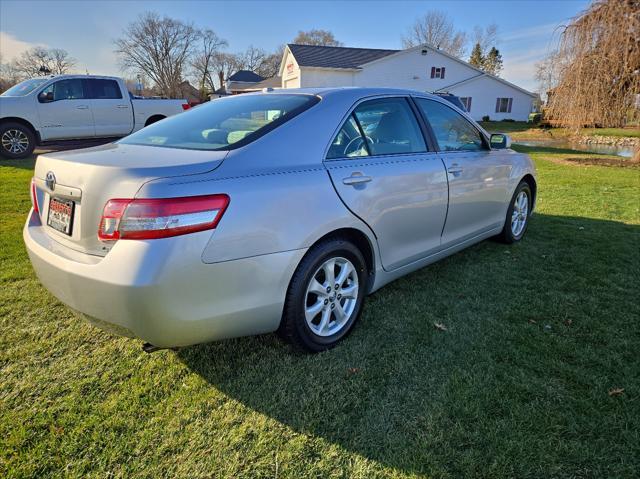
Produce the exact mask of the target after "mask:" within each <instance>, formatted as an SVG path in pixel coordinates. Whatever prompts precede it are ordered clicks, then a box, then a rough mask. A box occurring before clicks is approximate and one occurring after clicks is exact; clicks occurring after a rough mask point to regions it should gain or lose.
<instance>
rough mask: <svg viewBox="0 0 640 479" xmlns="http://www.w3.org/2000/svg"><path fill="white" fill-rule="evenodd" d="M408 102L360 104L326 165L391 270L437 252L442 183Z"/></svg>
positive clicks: (443, 195) (402, 99)
mask: <svg viewBox="0 0 640 479" xmlns="http://www.w3.org/2000/svg"><path fill="white" fill-rule="evenodd" d="M415 113H416V112H415V110H414V108H413V106H412V103H411V102H410V100H409V98H407V97H401V96H400V97H384V98H376V99H370V100H366V101H363V102H361V103H359V104H358V105H357V106H356V107H355V109H354V110H353V112H352V113H351V114H350V115H349V116H348V118H347V119H346V121H345V122H344V124H343V125H342V127H341V129H340V130H339V132H338V133H337V135H336V137H335V138H334V140H333V142H332V144H331V146H330V147H329V151H328V153H327V158H326V161H325V165H326V167H327V169H328V171H329V174H330V175H331V179H332V181H333V184H334V185H335V188H336V190H337V192H338V194H339V195H340V198H341V199H342V201H343V202H344V203H345V204H346V206H347V207H348V208H349V209H350V210H351V211H352V212H353V213H354V214H355V215H356V216H358V217H359V218H361V219H362V220H363V221H364V222H366V223H367V224H368V225H369V226H370V227H371V229H372V230H373V231H374V233H375V235H376V237H377V240H378V245H379V248H380V254H381V257H382V264H383V267H384V268H385V269H386V270H392V269H395V268H398V267H401V266H404V265H406V264H408V263H410V262H412V261H415V260H418V259H420V258H422V257H424V256H427V255H429V254H430V253H432V252H435V251H437V250H438V249H439V248H440V235H441V233H442V227H443V225H444V221H445V217H446V214H447V195H448V190H447V175H446V171H445V168H444V165H443V163H442V161H441V159H440V157H439V155H438V154H437V153H435V152H429V148H428V147H427V141H426V140H425V137H424V135H423V130H422V129H421V127H420V123H419V121H418V118H417V116H416V114H415Z"/></svg>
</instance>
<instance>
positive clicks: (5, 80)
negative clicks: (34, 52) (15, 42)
mask: <svg viewBox="0 0 640 479" xmlns="http://www.w3.org/2000/svg"><path fill="white" fill-rule="evenodd" d="M20 80H21V75H20V73H19V72H18V71H16V69H15V68H14V67H13V64H12V63H5V62H4V61H3V59H2V55H0V92H4V91H5V90H7V89H9V88H11V87H12V86H13V85H15V84H16V83H19V82H20Z"/></svg>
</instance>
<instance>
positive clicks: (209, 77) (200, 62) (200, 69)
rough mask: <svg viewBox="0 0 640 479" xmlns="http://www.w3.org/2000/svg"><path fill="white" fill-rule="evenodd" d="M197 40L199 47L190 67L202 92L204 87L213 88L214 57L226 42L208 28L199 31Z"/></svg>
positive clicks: (212, 89)
mask: <svg viewBox="0 0 640 479" xmlns="http://www.w3.org/2000/svg"><path fill="white" fill-rule="evenodd" d="M199 41H200V47H199V49H198V51H197V53H196V54H195V55H194V57H193V59H192V60H191V67H192V68H193V70H194V73H195V75H196V76H197V77H198V82H199V84H200V91H201V92H202V93H204V90H205V88H209V90H211V91H214V90H215V84H214V81H213V78H214V76H215V74H216V72H215V71H214V69H213V64H214V58H215V55H216V54H217V53H218V52H219V51H220V49H221V48H223V47H225V46H227V42H226V40H223V39H221V38H220V37H218V35H216V34H215V32H214V31H213V30H209V29H207V30H203V31H201V32H200V34H199ZM203 96H204V95H203Z"/></svg>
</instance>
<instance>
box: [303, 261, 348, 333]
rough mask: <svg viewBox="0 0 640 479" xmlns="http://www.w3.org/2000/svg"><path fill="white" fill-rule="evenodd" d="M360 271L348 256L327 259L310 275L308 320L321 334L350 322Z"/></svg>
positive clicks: (341, 327) (307, 299)
mask: <svg viewBox="0 0 640 479" xmlns="http://www.w3.org/2000/svg"><path fill="white" fill-rule="evenodd" d="M358 288H359V284H358V272H357V270H356V268H355V266H354V265H353V263H351V261H349V260H348V259H346V258H343V257H334V258H330V259H328V260H326V261H325V262H324V263H322V265H320V267H319V268H318V269H317V270H316V272H315V273H314V274H313V276H312V277H311V280H310V281H309V284H308V286H307V292H306V295H305V309H304V311H305V320H306V322H307V326H309V328H310V329H311V331H312V332H313V333H314V334H316V335H318V336H331V335H333V334H336V333H337V332H339V331H341V330H342V329H343V328H344V327H345V325H346V324H348V323H349V320H350V319H351V317H352V315H353V313H354V311H355V309H356V305H357V302H358Z"/></svg>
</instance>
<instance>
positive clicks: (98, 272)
mask: <svg viewBox="0 0 640 479" xmlns="http://www.w3.org/2000/svg"><path fill="white" fill-rule="evenodd" d="M23 237H24V241H25V244H26V247H27V251H28V253H29V258H30V259H31V263H32V264H33V268H34V269H35V272H36V274H37V276H38V278H39V279H40V281H41V283H42V284H43V285H44V286H45V287H46V288H47V289H48V290H49V291H50V292H51V293H52V294H53V295H54V296H55V297H57V298H58V299H59V300H60V301H62V302H63V303H65V304H66V305H68V306H69V307H71V308H72V309H74V310H76V311H78V312H80V313H82V314H83V315H85V316H86V317H87V319H89V320H90V321H91V322H92V323H94V324H96V325H97V326H99V327H101V328H102V329H105V330H108V331H111V332H115V333H117V334H120V335H125V336H132V337H138V338H140V339H142V340H144V341H148V342H150V343H152V344H154V345H156V346H160V347H177V346H186V345H190V344H197V343H203V342H208V341H214V340H218V339H224V338H230V337H236V336H244V335H251V334H260V333H267V332H271V331H274V330H276V329H277V328H278V325H279V323H280V319H281V316H282V309H283V305H284V298H285V295H286V290H287V288H288V285H289V281H290V279H291V276H292V275H293V272H294V270H295V268H296V266H297V265H298V263H299V261H300V260H301V259H302V256H303V255H304V253H305V252H306V250H305V249H301V250H294V251H285V252H281V253H273V254H267V255H261V256H254V257H251V258H243V259H237V260H233V261H225V262H220V263H213V264H206V263H204V262H203V261H202V260H201V255H202V251H203V250H204V247H205V245H206V244H207V243H208V241H209V239H210V237H211V232H210V231H204V232H200V233H194V234H190V235H184V236H177V237H174V238H166V239H158V240H150V241H130V240H121V241H118V242H117V243H116V244H115V245H114V246H113V248H112V249H111V251H110V252H109V253H108V254H107V255H106V256H104V257H99V256H92V255H87V254H84V253H79V252H76V251H74V250H71V249H69V248H67V247H64V246H62V245H60V244H59V243H57V242H55V241H54V240H52V239H51V238H50V237H49V236H48V235H47V234H46V233H45V231H44V229H43V227H42V225H41V223H40V220H39V219H38V218H37V216H36V215H32V214H29V219H28V220H27V223H26V225H25V227H24V231H23Z"/></svg>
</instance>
